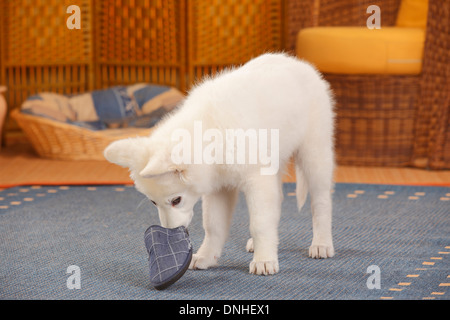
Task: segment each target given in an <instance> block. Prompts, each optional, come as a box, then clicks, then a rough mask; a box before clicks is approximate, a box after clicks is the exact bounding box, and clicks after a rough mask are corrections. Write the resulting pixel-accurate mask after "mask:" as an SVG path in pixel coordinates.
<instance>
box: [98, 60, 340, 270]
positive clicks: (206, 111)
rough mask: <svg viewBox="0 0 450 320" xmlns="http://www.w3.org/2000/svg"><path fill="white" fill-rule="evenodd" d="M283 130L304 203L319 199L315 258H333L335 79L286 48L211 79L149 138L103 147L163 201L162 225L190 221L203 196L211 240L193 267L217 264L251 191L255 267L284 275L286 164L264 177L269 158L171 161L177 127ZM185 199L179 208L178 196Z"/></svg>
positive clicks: (283, 145)
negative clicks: (281, 232) (281, 228)
mask: <svg viewBox="0 0 450 320" xmlns="http://www.w3.org/2000/svg"><path fill="white" fill-rule="evenodd" d="M194 121H201V122H202V124H203V127H204V129H207V128H218V129H220V130H225V129H227V128H242V129H244V130H246V129H249V128H265V129H272V128H274V129H279V137H280V138H279V163H280V168H283V169H284V168H285V167H286V164H287V163H288V161H289V159H290V158H291V157H294V159H295V167H296V175H297V202H298V208H299V210H300V209H301V207H302V206H303V204H304V202H305V200H306V197H307V194H308V190H309V193H310V196H311V206H312V219H313V239H312V244H311V247H310V249H309V255H310V256H311V257H312V258H327V257H332V256H333V255H334V249H333V241H332V235H331V211H332V201H331V189H332V185H333V182H332V178H333V177H332V176H333V169H334V155H333V121H334V119H333V99H332V96H331V92H330V90H329V86H328V83H327V82H326V81H324V80H323V79H322V77H321V76H320V74H319V73H318V72H317V71H316V70H315V69H314V68H313V67H312V66H311V65H309V64H307V63H305V62H302V61H299V60H298V59H296V58H293V57H289V56H287V55H284V54H264V55H262V56H260V57H257V58H255V59H253V60H251V61H249V62H248V63H246V64H245V65H243V66H242V67H239V68H236V69H233V70H228V71H224V72H222V73H221V74H219V75H218V76H216V77H214V78H211V79H206V80H204V81H203V82H202V83H200V84H199V85H197V86H196V87H195V88H194V89H193V90H192V91H191V92H190V94H189V95H188V97H187V99H186V100H185V102H184V104H183V106H182V107H181V108H180V109H179V110H178V111H177V112H175V113H174V114H172V115H171V116H169V117H168V118H166V119H164V120H163V121H161V122H160V124H159V125H158V127H157V128H156V129H155V130H154V131H153V134H152V135H151V136H150V137H141V138H133V139H125V140H120V141H116V142H113V143H112V144H111V145H109V146H108V147H107V148H106V150H105V157H106V159H108V160H109V161H111V162H113V163H116V164H119V165H121V166H124V167H128V168H130V171H131V177H132V178H133V180H134V181H135V184H136V188H137V189H138V190H139V191H140V192H142V193H144V194H145V195H147V197H148V198H149V199H151V200H152V201H154V202H156V204H157V207H158V212H159V216H160V220H161V224H162V225H163V226H165V227H168V228H174V227H178V226H180V225H184V226H187V225H188V224H189V223H190V221H191V219H192V215H193V207H194V204H195V203H196V202H197V201H198V200H199V199H200V197H202V205H203V207H202V210H203V225H204V229H205V239H204V241H203V243H202V245H201V247H200V248H199V250H198V252H197V253H196V254H195V255H194V257H193V259H192V263H191V266H190V267H191V268H194V269H206V268H208V267H210V266H213V265H215V264H217V260H218V258H219V257H220V255H221V252H222V248H223V245H224V243H225V241H226V239H227V236H228V233H229V228H230V223H231V217H232V214H233V211H234V206H235V203H236V199H237V195H238V190H241V191H243V192H244V194H245V197H246V201H247V205H248V208H249V214H250V233H251V235H252V239H250V240H249V241H248V243H247V250H248V251H251V252H254V256H253V261H252V262H251V264H250V272H251V273H254V274H274V273H276V272H278V270H279V266H278V253H277V250H278V249H277V248H278V222H279V219H280V210H281V202H282V198H283V194H282V188H281V184H282V182H281V176H282V174H283V171H282V170H280V171H279V172H278V174H277V175H261V173H260V168H261V164H256V165H248V164H247V165H242V164H181V165H175V164H174V163H173V162H172V160H171V150H172V148H173V147H174V144H175V143H176V142H174V141H172V140H171V133H172V132H173V131H174V130H175V129H177V128H184V129H186V130H188V131H190V132H192V130H193V123H194ZM178 196H181V197H182V200H181V203H180V204H179V205H176V206H172V205H171V200H172V199H174V198H176V197H178Z"/></svg>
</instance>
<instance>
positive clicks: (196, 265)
mask: <svg viewBox="0 0 450 320" xmlns="http://www.w3.org/2000/svg"><path fill="white" fill-rule="evenodd" d="M216 265H217V258H216V257H214V256H212V257H207V256H201V255H198V254H193V255H192V260H191V264H190V265H189V269H202V270H204V269H208V268H209V267H214V266H216Z"/></svg>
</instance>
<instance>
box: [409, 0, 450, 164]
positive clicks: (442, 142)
mask: <svg viewBox="0 0 450 320" xmlns="http://www.w3.org/2000/svg"><path fill="white" fill-rule="evenodd" d="M449 61H450V2H448V1H447V2H445V3H442V2H441V1H437V0H430V2H429V8H428V20H427V37H426V41H425V48H424V63H423V67H422V79H421V88H420V89H421V95H420V102H419V108H418V110H417V116H416V136H415V140H414V142H415V143H414V165H416V166H419V167H427V166H429V167H430V168H433V169H443V168H447V169H448V168H450V63H449Z"/></svg>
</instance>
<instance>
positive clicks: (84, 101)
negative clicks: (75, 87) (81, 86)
mask: <svg viewBox="0 0 450 320" xmlns="http://www.w3.org/2000/svg"><path fill="white" fill-rule="evenodd" d="M183 99H184V95H183V94H182V93H181V92H180V91H178V90H177V89H175V88H172V87H170V86H163V85H155V84H146V83H137V84H133V85H128V86H123V85H122V86H115V87H111V88H107V89H100V90H94V91H91V92H85V93H81V94H75V95H62V94H57V93H51V92H42V93H39V94H36V95H32V96H30V97H29V98H28V99H27V100H25V101H24V103H23V104H22V107H21V111H22V112H24V113H27V114H30V115H36V116H40V117H45V118H47V119H51V120H57V121H61V122H65V123H69V124H73V125H77V126H80V127H83V128H87V129H90V130H104V129H118V128H127V127H136V128H151V127H153V126H154V125H155V124H156V123H157V122H158V121H159V120H161V118H162V117H163V116H164V115H165V114H167V113H168V112H170V111H172V110H173V109H175V108H176V107H177V106H178V105H180V103H181V102H182V100H183Z"/></svg>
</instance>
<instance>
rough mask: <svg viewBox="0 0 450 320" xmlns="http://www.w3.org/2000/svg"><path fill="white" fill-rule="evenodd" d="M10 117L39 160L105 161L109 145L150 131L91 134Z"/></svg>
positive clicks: (42, 120)
mask: <svg viewBox="0 0 450 320" xmlns="http://www.w3.org/2000/svg"><path fill="white" fill-rule="evenodd" d="M11 116H12V117H13V118H14V119H15V120H16V121H17V123H18V124H19V126H20V127H21V128H22V130H23V131H24V132H25V134H26V135H27V137H28V139H29V140H30V142H31V144H32V145H33V148H34V149H35V151H36V152H37V153H38V154H39V155H40V156H42V157H45V158H50V159H59V160H105V158H104V157H103V150H104V149H105V148H106V146H108V144H110V143H111V142H113V141H115V140H118V139H124V138H130V137H136V136H146V135H149V134H150V133H151V131H152V129H151V128H150V129H137V128H125V129H107V130H100V131H92V130H89V129H85V128H82V127H79V126H76V125H71V124H67V123H63V122H58V121H54V120H50V119H46V118H43V117H39V116H33V115H29V114H24V113H21V112H20V111H19V110H17V109H16V110H14V111H12V112H11Z"/></svg>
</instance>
